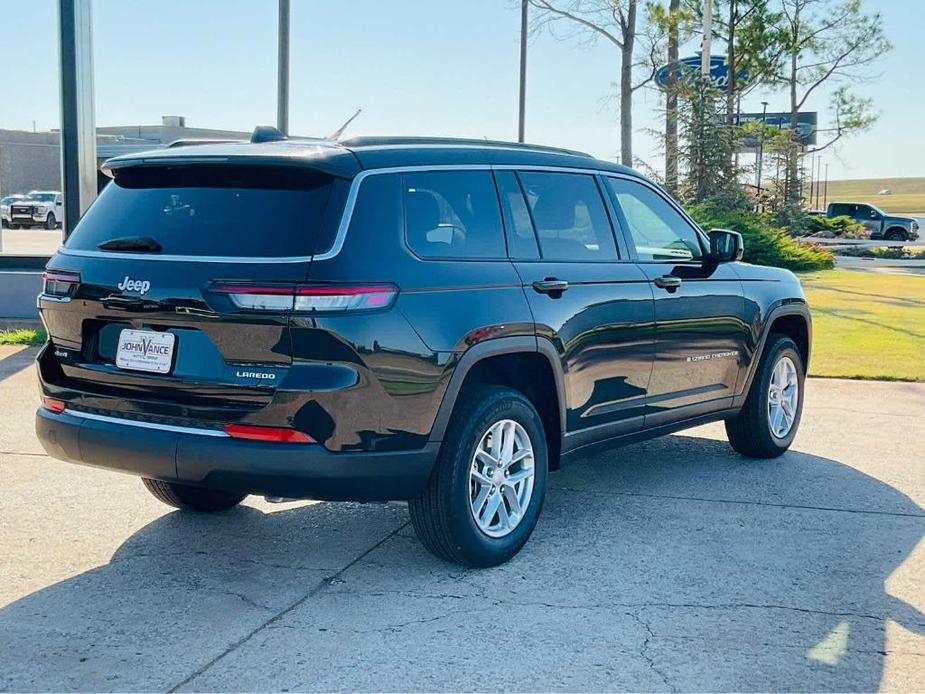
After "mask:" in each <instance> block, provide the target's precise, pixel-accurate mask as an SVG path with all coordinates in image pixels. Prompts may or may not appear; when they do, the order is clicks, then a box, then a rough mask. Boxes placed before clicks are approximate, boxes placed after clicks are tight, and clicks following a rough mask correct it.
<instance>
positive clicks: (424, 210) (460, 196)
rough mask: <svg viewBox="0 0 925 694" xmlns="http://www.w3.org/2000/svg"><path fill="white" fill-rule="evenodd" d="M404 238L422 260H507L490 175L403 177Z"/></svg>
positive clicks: (428, 173) (430, 173)
mask: <svg viewBox="0 0 925 694" xmlns="http://www.w3.org/2000/svg"><path fill="white" fill-rule="evenodd" d="M402 181H403V186H402V188H403V191H404V193H403V196H404V205H405V234H406V238H407V240H408V246H409V247H410V248H411V250H412V251H414V252H415V253H416V254H417V255H419V256H420V257H422V258H504V257H505V255H506V249H505V244H504V232H503V226H502V224H501V211H500V209H499V207H498V194H497V192H496V191H495V183H494V180H493V179H492V176H491V172H490V171H425V172H421V173H409V174H405V175H404V176H403V177H402Z"/></svg>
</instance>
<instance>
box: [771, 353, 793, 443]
mask: <svg viewBox="0 0 925 694" xmlns="http://www.w3.org/2000/svg"><path fill="white" fill-rule="evenodd" d="M799 402H800V382H799V379H798V378H797V367H796V365H795V364H794V363H793V360H792V359H791V358H790V357H787V356H784V357H781V358H780V359H779V360H778V361H777V364H775V365H774V371H773V372H771V383H770V384H769V386H768V425H769V426H770V427H771V434H773V435H774V437H776V438H778V439H782V438H784V437H786V436H787V434H789V433H790V430H791V429H792V428H793V422H794V420H795V419H796V414H797V406H798V405H799Z"/></svg>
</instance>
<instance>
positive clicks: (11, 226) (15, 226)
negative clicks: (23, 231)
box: [9, 223, 19, 229]
mask: <svg viewBox="0 0 925 694" xmlns="http://www.w3.org/2000/svg"><path fill="white" fill-rule="evenodd" d="M9 227H10V229H19V225H18V224H12V223H11V224H9Z"/></svg>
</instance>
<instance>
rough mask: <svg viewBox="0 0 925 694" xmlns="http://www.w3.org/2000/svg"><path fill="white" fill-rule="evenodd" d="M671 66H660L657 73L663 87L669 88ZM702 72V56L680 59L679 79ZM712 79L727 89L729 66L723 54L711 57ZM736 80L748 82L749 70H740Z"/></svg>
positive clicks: (656, 79) (658, 83) (657, 81)
mask: <svg viewBox="0 0 925 694" xmlns="http://www.w3.org/2000/svg"><path fill="white" fill-rule="evenodd" d="M669 72H670V69H669V66H668V65H665V66H663V67H661V68H659V70H658V72H656V73H655V83H656V84H657V85H658V86H659V87H661V88H662V89H667V88H668V73H669ZM699 74H700V56H699V55H692V56H690V57H688V58H681V60H679V61H678V79H680V80H681V81H682V82H683V81H684V79H685V78H690V77H692V76H694V75H699ZM710 79H711V80H712V81H713V84H715V85H716V86H717V87H718V88H719V89H725V88H726V85H727V84H729V66H728V65H727V64H726V58H725V57H723V56H713V57H712V58H710ZM736 80H737V81H738V82H739V83H748V70H739V71H738V73H737V74H736Z"/></svg>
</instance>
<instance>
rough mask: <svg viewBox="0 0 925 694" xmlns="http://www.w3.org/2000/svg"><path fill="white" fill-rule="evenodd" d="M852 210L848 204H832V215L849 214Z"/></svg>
mask: <svg viewBox="0 0 925 694" xmlns="http://www.w3.org/2000/svg"><path fill="white" fill-rule="evenodd" d="M851 214H852V210H851V206H850V205H835V204H833V205H832V216H833V217H841V216H842V215H847V216H849V217H850V216H851Z"/></svg>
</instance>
